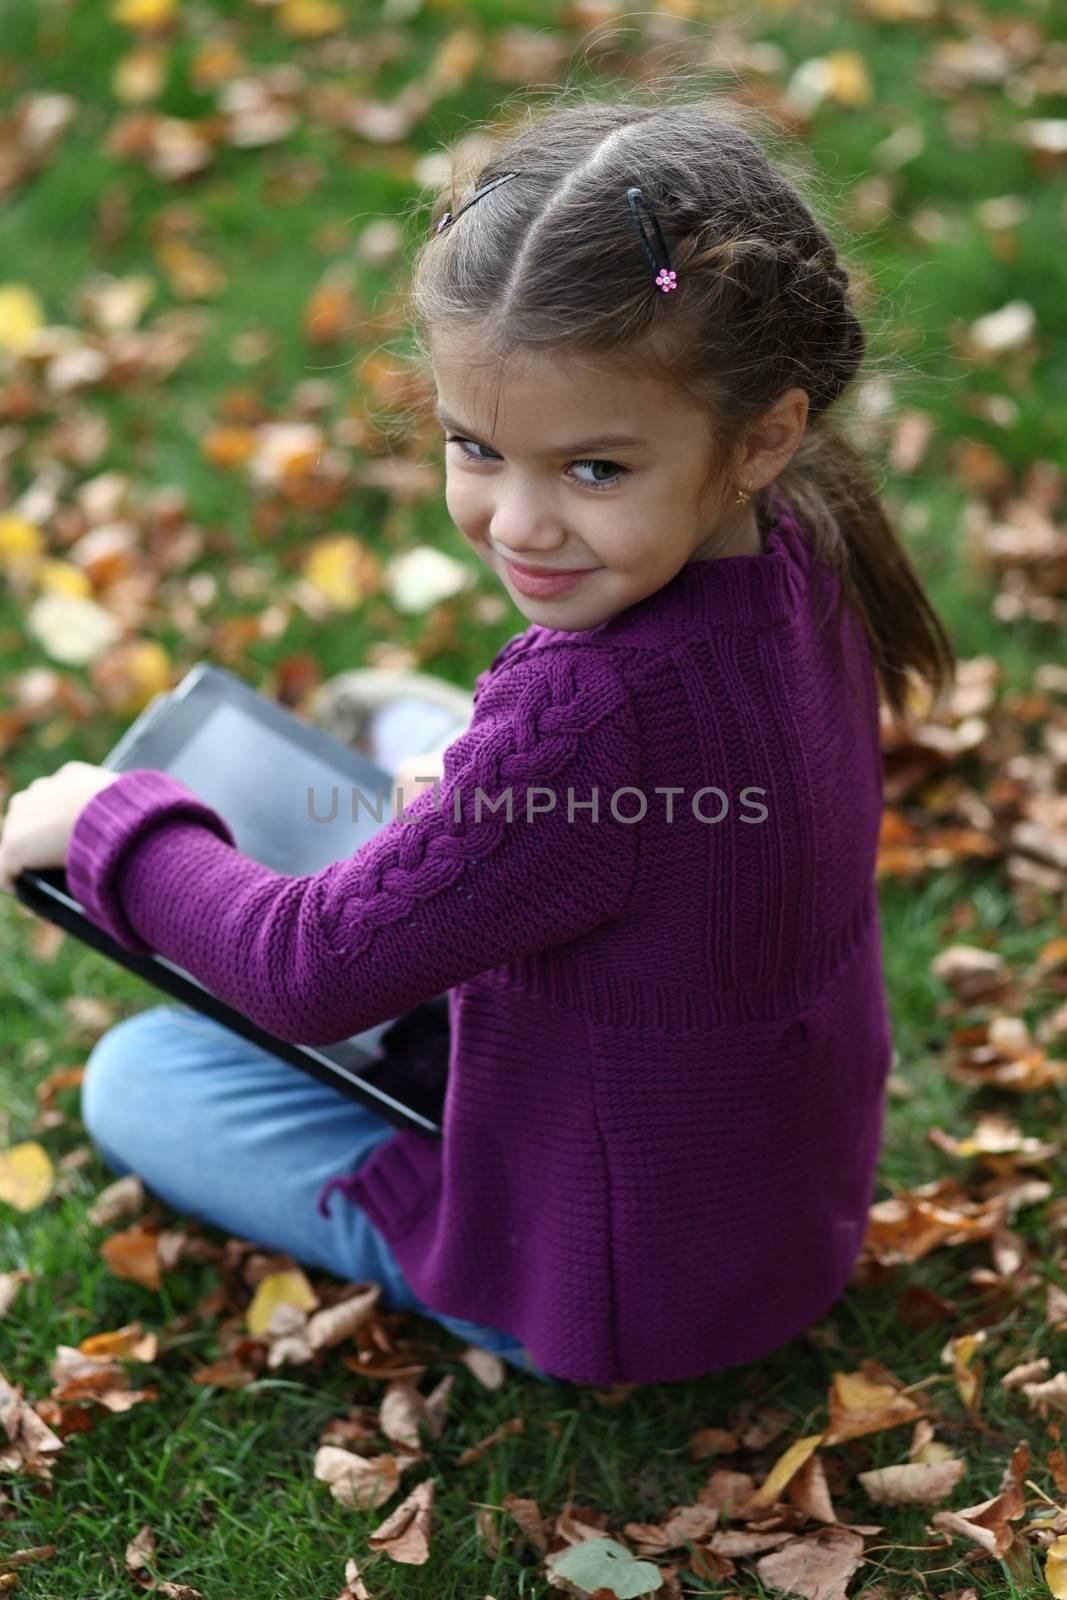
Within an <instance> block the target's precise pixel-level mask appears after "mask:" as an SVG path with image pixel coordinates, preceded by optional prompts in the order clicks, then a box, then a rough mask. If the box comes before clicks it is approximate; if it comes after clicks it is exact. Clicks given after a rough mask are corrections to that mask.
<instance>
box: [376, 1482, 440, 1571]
mask: <svg viewBox="0 0 1067 1600" xmlns="http://www.w3.org/2000/svg"><path fill="white" fill-rule="evenodd" d="M433 1501H434V1482H433V1479H432V1478H424V1479H423V1481H422V1482H421V1483H419V1484H416V1485H415V1487H414V1489H412V1491H411V1493H410V1494H409V1495H408V1497H407V1499H406V1500H404V1501H402V1502H401V1504H400V1505H398V1506H397V1508H396V1510H395V1511H394V1512H393V1513H392V1515H391V1516H388V1517H386V1519H385V1521H384V1522H382V1523H380V1524H379V1525H378V1527H377V1528H375V1530H374V1532H373V1533H372V1534H370V1535H369V1536H368V1538H367V1543H368V1544H369V1545H370V1547H371V1549H372V1550H384V1551H385V1552H386V1553H387V1554H388V1555H390V1556H392V1558H393V1560H394V1561H402V1562H403V1563H404V1564H405V1565H407V1566H416V1567H420V1566H422V1565H424V1563H425V1562H426V1561H428V1560H429V1557H430V1525H431V1520H432V1517H433Z"/></svg>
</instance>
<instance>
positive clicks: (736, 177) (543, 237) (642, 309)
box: [410, 86, 956, 720]
mask: <svg viewBox="0 0 1067 1600" xmlns="http://www.w3.org/2000/svg"><path fill="white" fill-rule="evenodd" d="M698 94H699V98H697V99H694V100H693V102H692V103H690V100H689V99H688V98H687V97H686V96H685V95H684V94H681V95H680V94H678V93H677V92H675V93H673V94H672V95H670V96H668V97H667V99H666V100H665V101H664V100H663V99H662V98H661V96H660V95H659V93H658V92H657V91H656V90H655V89H646V90H645V91H644V92H642V91H641V90H638V91H634V90H633V89H632V87H631V86H627V89H626V93H625V98H623V99H618V98H606V99H600V98H598V97H597V95H596V93H594V92H591V91H589V90H579V91H574V90H563V91H561V90H556V89H553V90H552V91H551V92H550V93H549V94H548V97H547V99H546V101H545V102H544V103H543V104H538V103H536V101H535V102H534V103H532V104H527V105H525V106H523V107H522V108H521V110H520V112H519V115H518V116H517V117H509V118H507V119H505V120H504V121H503V122H502V123H498V124H497V125H496V126H495V127H494V128H493V129H491V130H489V131H487V132H486V133H485V134H484V135H483V136H482V137H481V138H479V139H476V140H475V141H474V142H473V145H471V144H468V145H467V155H466V159H465V161H460V162H457V159H456V156H455V154H454V156H453V172H452V180H451V183H450V185H449V187H448V189H447V191H446V192H442V193H439V194H438V195H437V196H436V197H435V199H434V200H433V202H432V206H431V227H430V231H429V236H428V238H426V239H425V240H424V242H423V244H422V246H421V248H420V249H419V250H418V251H417V252H416V256H415V261H414V266H413V273H412V280H411V286H410V311H411V326H412V331H413V337H414V340H415V346H416V350H417V351H418V352H419V355H420V357H421V359H422V361H423V362H424V363H425V369H426V370H432V355H431V341H432V338H433V336H434V334H435V332H437V331H441V332H442V333H444V332H445V331H446V330H447V332H448V333H449V334H450V335H451V334H452V333H458V334H460V335H463V334H469V335H470V338H471V343H472V346H474V347H476V348H477V350H478V351H480V352H485V353H487V355H486V358H487V360H488V361H490V362H492V361H499V362H503V361H504V360H506V358H507V356H508V355H509V354H511V353H512V352H513V351H516V350H526V351H531V352H540V353H547V352H552V353H557V354H558V355H559V356H560V358H561V359H563V360H565V361H566V360H574V361H576V362H578V363H590V364H593V365H595V366H597V367H600V368H603V367H605V366H606V367H608V368H611V367H614V366H617V367H618V368H619V369H620V370H621V371H629V372H633V371H640V372H642V373H647V374H649V375H650V376H652V377H654V378H657V379H659V380H660V381H662V382H664V383H665V384H667V385H669V386H671V387H672V388H673V389H674V390H675V391H676V392H677V393H678V394H679V395H680V396H681V397H683V398H684V399H685V400H687V401H688V402H689V403H690V404H692V405H694V406H697V407H699V408H701V409H702V410H703V411H704V412H705V414H706V416H707V419H708V438H709V445H710V450H711V460H712V471H711V473H710V474H709V479H708V482H709V483H710V482H713V481H715V479H721V480H722V481H724V482H725V483H726V484H727V485H728V484H729V483H730V481H731V479H732V476H733V467H734V465H735V463H736V462H737V460H738V458H739V453H740V451H741V449H742V447H743V445H744V442H745V440H746V438H747V436H748V433H749V430H750V429H751V428H753V427H754V426H755V425H756V424H758V423H759V422H760V420H761V419H762V418H763V417H764V416H765V415H766V413H767V412H768V411H769V410H770V409H771V408H772V407H773V405H774V404H775V402H776V401H777V400H778V399H779V398H780V397H781V396H782V395H783V394H784V393H785V392H786V391H787V390H789V389H791V388H793V387H799V388H802V389H803V390H804V391H805V392H806V393H807V395H808V400H809V405H808V420H807V426H806V429H805V432H804V435H803V437H802V439H801V441H800V444H799V446H798V447H797V449H796V450H795V452H794V454H793V455H792V457H791V458H790V460H789V461H788V462H787V463H786V465H785V467H784V468H783V469H782V470H781V471H780V472H779V473H778V474H777V476H776V477H775V478H774V479H772V480H771V482H770V483H768V484H766V485H764V486H763V487H762V488H761V489H759V490H758V491H757V492H756V495H755V505H754V509H755V512H756V516H757V522H758V524H759V525H761V526H762V527H764V528H766V526H767V525H768V523H769V522H770V521H771V520H773V516H774V510H773V505H774V501H775V500H776V499H778V498H780V499H781V500H783V501H784V502H785V503H786V504H787V505H788V506H789V507H790V508H791V509H792V510H793V511H794V512H795V514H796V516H797V518H798V520H799V521H800V522H801V523H802V524H803V526H804V528H805V530H806V531H807V533H808V535H809V536H810V540H811V545H812V549H813V550H814V553H815V554H816V555H817V556H818V557H820V558H821V559H822V560H823V561H824V562H825V563H826V564H827V566H828V567H829V568H830V569H831V570H832V571H833V572H834V573H835V574H836V575H837V577H838V580H839V584H838V588H839V595H838V604H837V608H836V611H835V617H834V624H835V630H836V631H837V635H838V639H839V642H840V624H841V620H842V613H843V610H844V607H845V606H846V604H847V605H849V606H850V607H851V609H852V610H853V611H854V612H855V614H856V615H857V616H858V618H859V619H860V621H861V622H862V624H863V628H864V631H865V633H866V636H867V640H868V643H869V646H870V649H871V655H872V659H873V662H874V667H875V672H876V675H877V681H878V685H879V689H880V692H881V694H882V696H883V697H884V699H885V700H886V702H887V703H888V705H889V706H890V707H891V709H892V711H893V713H894V714H895V715H896V716H898V717H900V718H902V719H904V720H907V719H908V718H909V716H910V715H911V714H912V712H913V711H914V710H915V699H914V689H913V680H915V679H918V680H919V681H920V683H922V682H925V684H926V686H927V688H928V690H929V691H930V695H931V697H932V703H933V704H936V703H937V702H939V701H940V699H941V697H942V696H943V695H944V694H946V692H947V691H948V689H949V688H950V687H951V683H952V680H953V677H954V673H955V665H956V657H955V654H954V651H953V648H952V645H951V643H950V641H949V638H948V636H947V634H946V632H945V630H944V628H943V626H942V623H941V621H940V619H939V617H938V615H937V613H936V611H935V610H934V608H933V606H932V605H931V603H930V601H929V599H928V597H927V596H926V594H925V592H924V589H923V585H922V583H921V581H920V578H919V576H918V574H917V572H916V569H915V567H914V565H913V564H912V561H911V558H910V556H909V554H908V551H907V549H906V548H905V546H904V545H903V543H902V542H901V540H900V538H899V536H898V534H897V532H896V531H895V529H894V528H893V526H892V525H891V523H890V520H889V517H888V516H887V514H886V511H885V509H884V507H883V504H882V502H881V499H880V496H879V494H878V491H877V488H876V486H875V484H874V483H873V481H872V479H871V476H870V473H869V471H868V469H867V467H866V465H865V463H864V461H863V459H862V457H861V455H860V454H859V452H858V450H857V449H856V448H855V447H854V446H853V445H852V444H851V443H849V441H848V440H847V439H846V438H845V437H844V435H843V434H842V433H841V431H840V430H839V429H838V428H837V427H835V426H834V424H833V423H832V422H831V420H830V419H829V418H828V415H827V414H828V413H829V412H830V410H831V408H832V407H834V406H835V404H837V403H838V402H839V400H840V398H841V396H842V395H843V394H844V392H845V391H846V390H847V389H848V388H849V386H850V385H852V384H853V383H854V381H855V378H856V375H857V373H858V372H859V369H860V366H861V363H862V362H863V360H864V357H865V354H866V352H867V348H868V341H867V337H866V334H865V331H864V327H863V324H862V323H861V321H860V318H859V316H858V315H857V312H856V309H855V307H854V305H853V303H852V298H851V295H850V285H851V274H850V272H849V270H848V269H847V268H846V267H845V266H844V265H843V264H842V262H841V260H840V257H839V253H838V251H837V250H836V249H835V246H834V244H833V243H832V241H831V237H830V232H829V231H828V227H827V226H825V225H824V224H823V223H822V222H821V221H819V220H818V218H817V216H816V214H815V212H816V209H817V202H816V200H815V192H816V190H817V188H818V184H817V182H816V181H815V179H814V178H813V177H812V176H811V174H810V172H808V171H807V170H806V169H803V168H802V167H801V165H800V161H799V155H798V151H797V148H796V143H795V141H794V142H793V144H792V145H791V146H789V147H785V146H783V145H782V142H781V140H780V138H779V136H778V130H777V129H776V128H775V127H774V125H772V124H771V123H770V122H769V120H768V119H767V118H766V117H765V116H764V115H763V114H762V113H760V112H758V111H756V110H755V109H754V108H753V107H751V106H750V105H745V104H742V103H740V102H738V101H736V100H733V99H731V100H726V99H724V98H722V97H718V98H716V97H714V96H712V97H711V98H710V99H709V96H708V93H707V90H706V89H703V88H702V89H700V90H699V91H698ZM765 145H766V146H767V147H768V148H765ZM776 146H779V147H780V148H775V147H776ZM769 150H773V151H774V157H773V159H772V155H771V154H770V153H769ZM512 170H513V171H517V172H518V173H519V174H520V176H519V177H518V178H516V179H514V180H513V181H511V182H508V183H503V184H499V185H498V186H497V187H496V188H495V189H494V190H492V191H491V192H490V193H489V194H487V195H485V196H484V197H483V198H482V199H480V200H479V201H478V202H477V204H476V205H473V206H471V207H469V209H468V210H467V211H465V212H464V214H463V216H462V217H460V218H458V219H457V220H456V222H455V224H454V225H453V224H450V225H449V226H448V227H447V228H445V230H444V231H443V232H442V233H440V234H438V233H436V231H435V230H436V223H437V222H438V220H439V219H440V217H441V216H442V215H443V214H444V212H445V210H446V209H447V210H450V211H453V212H455V211H458V209H459V207H460V205H462V204H463V203H464V202H465V201H466V200H467V199H469V198H470V196H471V195H472V194H473V193H474V192H475V191H476V190H477V189H479V188H481V187H482V186H483V185H485V184H486V183H488V182H489V181H490V180H491V179H493V178H494V177H497V176H499V175H501V174H503V173H504V172H506V171H512ZM632 184H637V185H639V186H640V187H641V189H642V190H643V191H644V193H645V194H646V195H647V197H648V199H649V201H650V203H651V205H652V207H653V209H654V211H655V214H656V216H657V218H658V220H659V224H660V227H661V228H662V230H663V234H664V237H665V239H666V242H667V246H668V251H669V254H670V264H671V266H672V267H673V268H674V269H675V271H676V272H677V274H678V281H677V288H676V290H675V292H674V293H672V294H670V295H664V294H662V293H658V292H656V291H655V289H654V285H653V281H652V280H653V273H652V271H651V269H650V267H649V262H648V259H647V256H646V255H645V252H644V249H643V248H642V246H641V242H640V239H639V238H638V235H637V232H636V230H635V228H634V225H633V220H632V217H631V215H630V211H629V207H628V205H627V202H626V190H627V188H628V187H629V186H630V185H632ZM804 190H806V191H807V192H808V195H809V198H804V196H803V193H802V191H804ZM826 210H827V212H829V210H830V207H829V205H827V206H826ZM830 226H832V227H833V229H834V231H835V232H838V231H839V229H840V226H841V225H840V223H838V222H836V221H834V222H832V223H831V224H830ZM916 687H917V686H916ZM925 709H928V708H925V707H924V710H925Z"/></svg>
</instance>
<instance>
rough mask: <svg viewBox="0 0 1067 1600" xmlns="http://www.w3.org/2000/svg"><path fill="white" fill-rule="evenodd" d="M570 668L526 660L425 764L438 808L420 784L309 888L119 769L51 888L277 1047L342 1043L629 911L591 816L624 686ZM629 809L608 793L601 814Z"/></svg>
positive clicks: (628, 736) (617, 784) (189, 802)
mask: <svg viewBox="0 0 1067 1600" xmlns="http://www.w3.org/2000/svg"><path fill="white" fill-rule="evenodd" d="M576 657H581V652H580V651H577V652H576V651H573V650H572V651H566V650H562V649H561V650H553V649H551V648H548V647H546V648H544V649H542V650H539V651H537V652H534V653H532V654H531V655H529V656H527V657H524V658H522V659H521V660H518V661H515V662H513V663H512V664H511V665H509V666H508V667H507V668H506V669H505V670H502V671H501V672H499V673H497V674H496V675H495V676H494V677H493V678H492V679H491V680H490V681H489V682H488V683H486V684H485V685H484V686H483V687H482V689H481V692H480V695H479V700H478V704H477V707H476V710H475V715H474V719H473V721H472V723H471V726H470V727H469V728H468V729H467V731H466V732H465V733H463V734H462V735H461V736H460V737H459V738H458V739H456V740H455V741H454V742H453V743H452V744H451V745H449V746H448V748H447V749H446V750H445V752H444V756H443V768H444V774H443V781H442V782H441V784H440V799H439V803H438V801H437V796H435V792H434V789H433V788H424V789H423V791H422V793H420V794H419V795H418V796H417V798H415V799H414V800H412V801H411V802H410V803H409V804H408V805H407V806H406V808H405V810H404V813H403V814H402V815H399V816H393V818H392V820H391V821H389V822H388V823H387V824H386V826H385V827H384V828H382V829H381V830H380V831H379V832H378V833H377V834H375V835H374V837H373V838H371V839H369V840H368V841H367V842H366V843H365V844H363V845H362V846H361V847H360V848H359V849H358V850H356V851H355V853H354V854H353V855H351V856H350V857H347V858H346V859H344V860H341V861H337V862H334V863H332V864H331V865H330V866H328V867H326V868H324V869H323V870H322V871H321V872H317V873H314V874H308V875H304V876H300V877H291V876H287V875H285V874H283V873H278V872H275V871H273V870H272V869H271V868H269V867H265V866H263V865H261V864H260V863H259V862H257V861H253V860H251V859H250V858H248V857H247V856H243V855H242V854H241V853H240V852H239V851H238V850H237V848H236V843H235V841H234V838H233V835H232V833H231V832H230V829H229V827H228V826H227V824H226V822H225V820H224V819H223V818H222V817H221V816H219V814H218V813H217V812H215V811H214V810H213V809H212V808H211V807H210V806H207V805H205V804H204V803H203V802H201V801H200V800H199V799H198V798H197V797H196V796H195V795H193V794H192V793H191V791H190V790H189V789H187V788H186V786H185V785H184V784H183V783H181V782H180V781H179V780H178V779H176V778H173V777H171V776H170V775H168V774H166V773H161V772H156V771H152V770H147V769H137V770H135V771H131V772H127V773H124V774H123V775H122V776H121V777H120V778H119V779H118V780H117V781H116V782H115V783H113V784H111V785H110V786H109V787H108V788H106V789H104V790H102V791H101V792H100V793H99V794H97V795H95V796H94V797H93V798H92V799H91V800H90V801H89V803H88V804H87V805H86V807H85V808H84V810H83V811H82V812H81V813H80V814H79V816H78V819H77V821H76V823H75V825H74V830H73V834H72V836H71V845H70V850H69V853H68V860H67V877H68V882H69V884H70V887H71V891H72V893H73V894H75V895H76V896H77V898H78V900H79V901H80V902H81V904H82V905H83V907H84V908H85V911H86V914H87V915H88V916H89V917H90V918H91V919H92V920H93V921H94V922H96V923H98V924H99V925H100V926H101V927H103V928H105V929H106V931H107V932H109V933H111V934H112V936H113V937H114V938H115V939H117V940H118V942H119V943H120V944H122V945H123V946H124V947H125V948H126V949H129V950H131V951H134V952H136V953H138V954H151V953H153V952H156V953H158V954H160V955H163V956H165V957H166V958H167V959H168V960H170V961H173V962H174V963H176V964H177V965H178V966H180V967H182V968H184V969H185V971H187V972H189V973H190V974H191V975H192V976H193V977H194V978H196V979H197V980H198V981H199V982H200V983H202V984H204V985H205V987H206V988H207V989H209V990H210V991H211V992H212V993H214V994H216V995H218V996H219V998H220V999H223V1000H225V1001H226V1002H227V1003H228V1004H230V1005H232V1006H234V1007H235V1008H236V1009H237V1010H239V1011H242V1012H243V1013H244V1014H245V1015H246V1016H249V1017H251V1018H252V1020H253V1021H255V1022H256V1023H258V1024H259V1026H260V1027H263V1028H265V1029H266V1030H267V1031H269V1032H271V1033H273V1034H275V1035H276V1036H277V1037H278V1038H281V1039H286V1040H290V1041H292V1042H294V1043H306V1044H330V1043H334V1042H336V1041H338V1040H341V1039H346V1038H349V1037H350V1036H351V1035H353V1034H355V1033H359V1032H362V1030H363V1029H365V1028H369V1027H372V1026H374V1025H375V1024H377V1023H379V1022H384V1021H388V1020H389V1019H391V1018H392V1017H395V1016H398V1015H400V1014H401V1013H402V1012H403V1011H406V1010H409V1009H410V1008H411V1007H413V1006H414V1005H416V1004H418V1003H419V1002H420V1001H423V1000H427V999H430V998H432V997H433V996H434V995H438V994H441V993H443V992H444V991H445V990H447V989H450V988H452V987H454V986H455V985H456V984H457V983H460V982H463V981H465V980H466V979H469V978H472V977H474V976H475V975H476V974H478V973H480V972H485V971H488V970H490V969H492V968H495V967H499V966H501V965H502V964H504V963H505V962H507V961H509V960H510V959H513V958H514V957H517V956H521V955H524V954H530V953H533V952H535V951H537V950H540V949H543V948H545V947H547V946H551V945H556V944H561V943H565V942H567V941H568V940H570V939H574V938H577V937H578V936H580V935H581V934H583V933H586V932H588V931H590V930H591V929H593V928H595V927H597V926H599V925H600V924H601V923H603V922H605V921H607V920H609V919H611V918H613V917H614V916H616V915H618V914H619V912H620V911H621V910H622V909H623V907H624V906H625V905H626V904H627V902H628V900H629V898H630V894H631V891H632V887H633V882H634V875H635V868H636V853H637V835H638V831H639V829H638V825H637V823H635V822H633V823H627V822H625V821H619V820H618V819H617V818H616V817H615V816H614V815H613V813H612V810H611V806H610V801H611V796H612V794H613V793H614V791H615V790H616V789H619V788H622V787H624V786H627V785H634V786H637V785H639V784H640V777H639V773H638V758H637V738H636V729H635V721H634V715H633V711H632V708H631V705H630V701H629V697H628V694H627V692H626V689H625V686H624V685H623V683H622V681H621V679H620V678H619V676H618V675H617V673H616V672H615V669H614V668H613V667H612V666H611V664H610V662H609V661H608V658H607V657H606V656H600V655H599V654H594V653H593V652H590V655H589V657H588V658H582V659H581V661H580V662H579V661H577V660H576ZM568 786H570V788H571V791H572V806H573V809H572V816H573V820H571V821H568ZM594 786H595V787H596V789H597V791H598V795H597V804H598V809H597V817H596V820H595V821H594V820H593V815H592V810H591V807H590V806H589V804H588V802H589V801H591V800H592V798H593V787H594ZM508 789H510V790H511V792H512V820H510V821H508V820H507V811H506V791H507V790H508ZM528 789H530V790H531V795H532V798H533V803H534V809H533V812H532V815H531V820H527V815H528V812H527V790H528ZM478 790H481V792H482V796H483V798H482V800H481V814H480V817H479V816H478V815H477V813H476V791H478ZM457 795H458V796H459V799H458V807H457ZM551 796H554V797H555V802H554V804H553V805H552V806H551V809H546V810H538V809H537V808H538V807H540V806H545V805H547V803H548V800H549V798H550V797H551ZM494 802H500V803H499V804H498V805H497V806H496V809H493V808H492V807H493V803H494ZM582 802H586V804H584V805H583V804H582ZM633 809H634V804H633V800H632V798H631V799H627V798H626V797H624V798H623V800H622V801H621V802H620V806H619V811H620V815H622V816H624V817H625V816H628V815H630V814H631V813H632V811H633ZM457 811H458V814H457Z"/></svg>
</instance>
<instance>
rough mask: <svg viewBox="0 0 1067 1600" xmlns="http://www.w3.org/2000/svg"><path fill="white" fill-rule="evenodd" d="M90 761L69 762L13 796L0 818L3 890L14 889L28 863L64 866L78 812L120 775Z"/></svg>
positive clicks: (0, 856)
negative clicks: (2, 816) (1, 818)
mask: <svg viewBox="0 0 1067 1600" xmlns="http://www.w3.org/2000/svg"><path fill="white" fill-rule="evenodd" d="M121 776H122V774H121V773H119V772H110V771H108V770H107V769H106V768H104V767H94V766H90V764H89V762H87V761H65V762H64V763H63V765H62V766H61V767H60V768H59V770H58V771H57V772H53V773H52V774H51V776H50V777H47V778H34V780H33V782H32V783H31V784H29V785H28V787H27V788H25V789H20V790H19V792H18V793H17V794H13V795H11V796H10V797H9V799H8V802H7V809H6V811H5V813H4V818H3V821H2V822H0V889H3V890H5V891H6V893H8V894H13V893H14V885H15V879H16V878H17V877H18V875H19V873H20V872H25V871H26V870H27V869H28V868H30V867H65V866H66V864H67V850H68V847H69V845H70V836H71V834H72V833H73V832H74V824H75V822H76V821H77V820H78V817H79V815H80V814H81V812H82V811H83V810H84V809H85V807H86V806H87V805H88V803H89V801H90V800H91V799H92V798H93V795H94V794H99V792H100V790H101V789H106V788H107V786H108V784H110V783H114V782H115V780H116V778H119V777H121Z"/></svg>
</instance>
